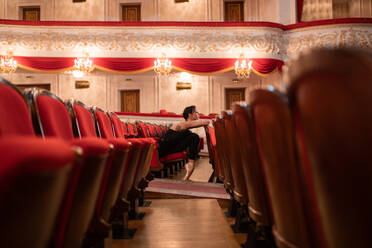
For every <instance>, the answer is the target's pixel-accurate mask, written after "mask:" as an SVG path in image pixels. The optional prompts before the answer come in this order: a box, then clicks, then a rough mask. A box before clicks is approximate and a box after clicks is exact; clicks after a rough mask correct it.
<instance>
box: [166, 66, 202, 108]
mask: <svg viewBox="0 0 372 248" xmlns="http://www.w3.org/2000/svg"><path fill="white" fill-rule="evenodd" d="M179 76H180V73H175V74H174V75H172V76H169V77H161V79H160V81H159V85H160V95H159V97H160V99H159V101H160V102H159V107H160V109H166V110H167V111H169V112H174V113H178V114H180V113H182V111H183V109H184V108H185V107H186V106H190V105H195V106H196V107H197V109H198V111H199V112H200V113H203V114H208V113H209V106H208V76H198V75H192V76H191V77H192V88H191V90H176V83H177V81H179Z"/></svg>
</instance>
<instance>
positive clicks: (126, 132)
mask: <svg viewBox="0 0 372 248" xmlns="http://www.w3.org/2000/svg"><path fill="white" fill-rule="evenodd" d="M121 124H122V126H123V135H124V138H127V137H129V131H128V127H127V125H126V124H125V122H122V123H121Z"/></svg>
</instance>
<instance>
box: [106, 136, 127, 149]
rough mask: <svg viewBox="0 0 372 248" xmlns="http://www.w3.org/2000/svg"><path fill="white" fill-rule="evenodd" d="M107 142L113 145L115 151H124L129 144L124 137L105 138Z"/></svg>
mask: <svg viewBox="0 0 372 248" xmlns="http://www.w3.org/2000/svg"><path fill="white" fill-rule="evenodd" d="M107 142H108V143H110V144H112V145H114V149H115V151H126V150H128V149H129V147H130V146H131V143H129V141H127V140H125V139H107Z"/></svg>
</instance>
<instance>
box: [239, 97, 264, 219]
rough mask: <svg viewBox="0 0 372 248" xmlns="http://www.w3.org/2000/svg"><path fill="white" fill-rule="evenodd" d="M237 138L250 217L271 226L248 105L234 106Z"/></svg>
mask: <svg viewBox="0 0 372 248" xmlns="http://www.w3.org/2000/svg"><path fill="white" fill-rule="evenodd" d="M233 108H234V120H235V125H236V130H237V133H238V135H237V138H238V139H239V140H240V145H241V157H242V167H243V172H244V176H245V177H246V182H247V189H248V198H249V204H248V210H249V212H250V216H251V217H252V219H254V220H255V221H256V222H258V223H259V224H260V225H264V226H270V225H271V219H270V210H269V209H270V206H269V201H268V195H267V191H266V184H265V177H264V172H263V168H262V166H261V161H260V158H259V155H258V149H257V143H256V138H255V133H254V128H253V121H252V116H251V114H250V112H249V111H250V110H249V107H248V106H247V105H246V104H242V105H239V104H235V105H234V107H233Z"/></svg>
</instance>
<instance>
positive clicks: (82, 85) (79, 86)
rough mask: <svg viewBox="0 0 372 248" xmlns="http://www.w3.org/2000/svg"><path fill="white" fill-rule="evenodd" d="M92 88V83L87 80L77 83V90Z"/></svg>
mask: <svg viewBox="0 0 372 248" xmlns="http://www.w3.org/2000/svg"><path fill="white" fill-rule="evenodd" d="M89 87H90V82H89V81H85V80H78V81H75V89H87V88H89Z"/></svg>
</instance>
